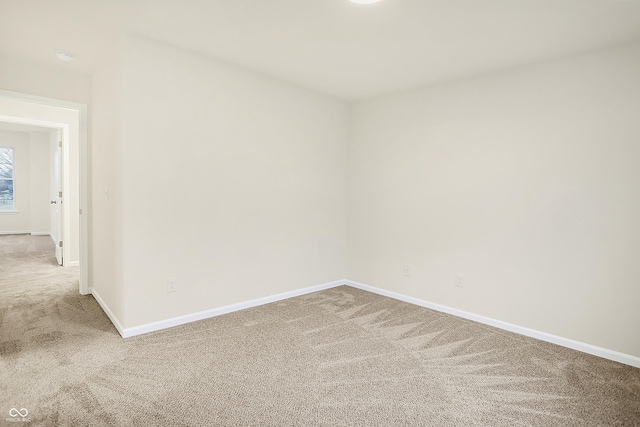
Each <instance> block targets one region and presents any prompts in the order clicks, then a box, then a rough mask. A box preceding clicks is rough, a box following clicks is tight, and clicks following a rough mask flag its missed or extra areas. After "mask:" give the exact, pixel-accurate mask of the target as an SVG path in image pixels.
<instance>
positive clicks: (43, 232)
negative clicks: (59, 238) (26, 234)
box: [31, 231, 51, 236]
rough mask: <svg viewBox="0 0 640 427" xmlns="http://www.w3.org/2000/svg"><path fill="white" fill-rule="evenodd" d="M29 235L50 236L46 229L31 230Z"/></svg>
mask: <svg viewBox="0 0 640 427" xmlns="http://www.w3.org/2000/svg"><path fill="white" fill-rule="evenodd" d="M31 235H32V236H51V233H49V232H48V231H32V232H31Z"/></svg>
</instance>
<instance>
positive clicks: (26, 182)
mask: <svg viewBox="0 0 640 427" xmlns="http://www.w3.org/2000/svg"><path fill="white" fill-rule="evenodd" d="M0 146H1V147H8V148H13V149H14V152H13V155H14V162H15V164H14V171H13V173H14V182H13V194H14V200H15V210H16V211H17V212H15V213H9V212H3V213H0V233H2V234H11V233H30V232H31V173H30V167H29V160H30V156H31V155H30V152H29V151H30V150H29V134H28V133H27V132H11V131H5V130H0Z"/></svg>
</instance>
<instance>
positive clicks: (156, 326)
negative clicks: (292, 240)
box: [96, 280, 345, 338]
mask: <svg viewBox="0 0 640 427" xmlns="http://www.w3.org/2000/svg"><path fill="white" fill-rule="evenodd" d="M344 284H345V281H344V280H338V281H335V282H329V283H324V284H322V285H316V286H311V287H308V288H303V289H298V290H295V291H290V292H284V293H281V294H276V295H271V296H267V297H263V298H257V299H253V300H250V301H245V302H240V303H237V304H231V305H226V306H224V307H218V308H212V309H210V310H204V311H199V312H197V313H192V314H185V315H184V316H178V317H173V318H171V319H166V320H159V321H157V322H152V323H147V324H145V325H140V326H134V327H132V328H125V329H122V330H121V329H120V328H118V326H117V325H116V329H118V332H120V335H122V337H123V338H128V337H133V336H136V335H142V334H146V333H149V332H154V331H159V330H162V329H167V328H171V327H173V326H178V325H184V324H185V323H190V322H196V321H198V320H203V319H208V318H210V317H215V316H220V315H222V314H227V313H232V312H234V311H239V310H244V309H246V308H251V307H257V306H259V305H263V304H268V303H271V302H276V301H280V300H283V299H287V298H293V297H297V296H300V295H304V294H309V293H311V292H317V291H322V290H324V289H329V288H334V287H336V286H340V285H344ZM96 300H97V298H96ZM98 303H100V301H98ZM100 305H102V304H100ZM105 312H106V310H105ZM107 316H109V313H107ZM109 318H112V316H109ZM114 325H115V323H114Z"/></svg>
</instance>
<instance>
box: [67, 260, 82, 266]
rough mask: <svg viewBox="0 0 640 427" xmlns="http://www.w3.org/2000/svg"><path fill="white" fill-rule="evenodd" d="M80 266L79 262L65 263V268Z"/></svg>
mask: <svg viewBox="0 0 640 427" xmlns="http://www.w3.org/2000/svg"><path fill="white" fill-rule="evenodd" d="M79 265H80V261H69V262H67V265H66V267H77V266H79Z"/></svg>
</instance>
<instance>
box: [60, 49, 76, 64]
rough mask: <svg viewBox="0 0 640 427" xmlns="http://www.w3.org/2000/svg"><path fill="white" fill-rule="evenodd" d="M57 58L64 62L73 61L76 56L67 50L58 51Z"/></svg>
mask: <svg viewBox="0 0 640 427" xmlns="http://www.w3.org/2000/svg"><path fill="white" fill-rule="evenodd" d="M56 56H57V57H58V59H61V60H63V61H67V62H68V61H73V60H74V59H75V57H76V55H75V54H74V53H73V52H69V51H66V50H56Z"/></svg>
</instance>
